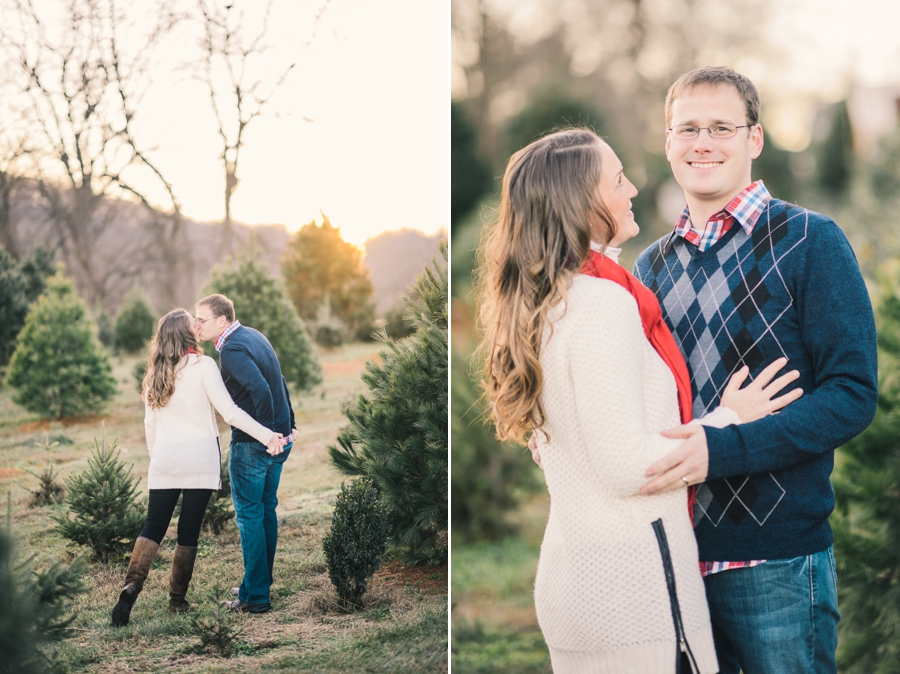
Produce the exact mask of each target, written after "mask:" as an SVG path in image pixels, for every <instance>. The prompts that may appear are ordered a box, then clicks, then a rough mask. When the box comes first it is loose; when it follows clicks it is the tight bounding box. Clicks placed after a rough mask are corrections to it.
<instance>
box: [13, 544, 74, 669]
mask: <svg viewBox="0 0 900 674" xmlns="http://www.w3.org/2000/svg"><path fill="white" fill-rule="evenodd" d="M15 557H16V555H15V546H14V545H13V541H12V538H11V537H10V536H9V535H8V534H7V533H6V532H5V531H2V530H0V672H3V673H4V674H6V673H7V672H9V673H10V674H12V673H13V672H15V673H16V674H42V673H43V672H47V671H50V669H51V663H50V661H49V659H48V658H47V657H46V656H45V655H44V654H43V653H42V651H41V646H43V645H45V644H48V643H51V642H53V641H56V640H58V639H61V638H62V637H63V636H65V630H66V627H67V626H68V625H69V623H71V622H72V620H73V619H74V616H72V615H67V614H68V612H69V606H70V602H71V599H72V597H74V596H75V595H76V594H77V593H79V592H83V591H84V586H83V584H82V582H81V575H82V573H84V571H85V564H84V559H83V558H81V557H78V558H76V559H75V561H74V562H72V564H63V563H57V564H54V565H53V566H51V567H50V568H49V569H47V570H46V571H43V572H40V573H37V572H35V571H34V570H33V569H32V560H30V559H29V560H25V561H24V562H21V563H17V562H16V560H15Z"/></svg>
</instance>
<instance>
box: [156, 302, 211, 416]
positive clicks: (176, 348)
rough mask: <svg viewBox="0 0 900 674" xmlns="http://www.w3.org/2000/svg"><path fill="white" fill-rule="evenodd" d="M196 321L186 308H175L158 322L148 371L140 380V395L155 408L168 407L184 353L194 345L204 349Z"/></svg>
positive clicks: (199, 351)
mask: <svg viewBox="0 0 900 674" xmlns="http://www.w3.org/2000/svg"><path fill="white" fill-rule="evenodd" d="M193 324H194V318H193V316H191V315H190V314H189V313H188V312H187V311H185V310H184V309H173V310H172V311H170V312H169V313H167V314H166V315H165V316H163V317H162V318H160V319H159V323H157V324H156V334H155V335H154V336H153V340H152V341H151V342H150V358H149V360H148V362H147V372H146V373H145V374H144V380H143V381H142V382H141V391H142V396H141V397H142V398H143V399H144V402H145V403H147V404H148V405H150V407H151V408H152V409H155V410H156V409H159V408H160V407H165V405H166V403H167V402H169V399H170V398H171V397H172V393H174V392H175V373H176V372H177V370H178V365H179V363H180V361H181V359H182V357H184V356H185V355H186V354H187V353H188V352H189V351H190V350H191V349H193V350H194V352H195V353H198V354H202V353H203V349H202V348H200V345H199V344H197V336H196V335H195V334H194V330H193Z"/></svg>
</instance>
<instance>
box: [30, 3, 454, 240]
mask: <svg viewBox="0 0 900 674" xmlns="http://www.w3.org/2000/svg"><path fill="white" fill-rule="evenodd" d="M208 1H211V2H212V1H218V2H221V3H222V4H224V2H222V0H208ZM233 2H234V6H235V9H237V8H244V9H245V11H246V16H247V20H246V23H247V24H248V26H255V25H259V24H258V23H257V21H258V20H259V18H260V16H261V15H262V11H261V10H262V9H264V8H265V5H266V3H265V2H262V0H253V1H252V2H250V1H248V0H233ZM34 4H35V6H36V7H37V9H38V11H39V12H41V13H42V14H44V15H45V16H49V17H51V18H52V16H53V14H52V10H53V9H54V8H55V7H57V6H58V3H57V2H56V0H34ZM144 4H146V2H136V3H133V4H132V5H131V6H132V7H135V6H143V5H144ZM321 4H322V0H274V4H273V10H272V17H271V20H270V30H269V34H268V39H267V42H268V44H270V45H271V47H272V48H271V49H270V50H269V52H268V53H267V54H266V57H265V60H264V62H262V63H261V64H260V66H261V68H262V72H263V73H264V77H267V78H270V79H274V78H277V76H278V75H280V73H281V72H282V71H283V70H284V68H285V67H286V65H287V64H289V63H291V61H292V60H294V59H297V60H298V63H297V66H296V67H295V68H294V70H293V71H292V72H291V73H290V75H289V76H288V79H287V81H286V83H285V85H284V86H283V87H282V88H281V89H280V90H279V91H278V92H277V93H276V94H275V96H274V98H273V99H272V101H271V104H270V106H269V107H268V108H267V113H266V115H265V116H264V117H258V118H256V119H255V120H253V122H252V123H251V124H250V126H249V127H248V130H247V132H246V134H245V146H244V147H243V149H242V150H241V156H240V164H239V168H238V177H239V178H240V184H239V185H238V188H237V190H236V192H235V193H234V197H233V199H232V217H233V218H234V219H235V220H237V221H239V222H245V223H248V224H272V223H284V224H286V225H287V226H288V229H289V230H291V231H293V230H296V229H297V228H299V227H300V226H301V225H302V224H304V223H306V222H309V221H310V220H312V219H313V218H315V219H317V220H321V217H320V215H319V211H320V210H321V211H323V212H324V213H325V214H327V215H328V216H329V217H330V218H331V222H332V224H333V225H335V226H337V227H340V228H341V232H342V234H343V236H344V238H345V239H346V240H348V241H350V242H352V243H354V244H357V245H361V244H362V243H363V242H364V241H365V240H366V239H367V238H368V237H370V236H373V235H375V234H377V233H379V232H381V231H384V230H393V229H399V228H402V227H410V228H415V229H420V230H422V231H424V232H426V233H429V234H431V233H434V232H436V231H437V230H439V229H441V228H446V227H447V226H448V222H449V217H448V213H449V161H450V160H449V117H450V116H449V67H448V58H449V18H450V15H449V2H444V1H443V0H438V1H433V0H427V1H426V0H331V2H330V4H329V6H328V8H327V10H326V12H325V14H324V16H323V18H322V20H321V21H320V24H319V27H318V34H317V35H316V37H315V39H314V42H313V43H312V45H311V46H310V47H308V48H307V49H306V51H305V53H304V54H303V55H302V56H299V57H297V56H296V54H297V52H298V51H299V50H300V46H301V45H302V44H303V43H304V42H305V41H306V40H307V39H308V37H309V35H310V32H311V30H312V25H313V21H312V18H313V16H314V14H315V12H316V10H317V9H318V8H319V7H320V6H321ZM123 6H125V5H123ZM183 6H185V7H190V6H195V4H194V2H193V0H184V2H183ZM232 11H234V10H232ZM193 31H194V32H193V33H192V32H191V29H189V26H187V25H185V26H184V27H183V28H182V29H181V30H180V31H179V32H177V33H176V34H175V35H174V36H172V37H170V38H169V39H168V40H167V42H166V43H165V48H164V49H161V50H159V53H158V54H157V55H156V56H157V61H158V62H157V65H156V68H155V70H154V72H155V73H156V76H155V78H154V80H153V83H152V85H151V86H150V88H149V89H148V90H147V92H146V94H145V95H144V99H143V102H142V104H141V106H140V108H139V109H138V114H137V116H136V118H135V119H136V122H137V128H138V131H139V137H140V139H141V143H142V144H143V145H144V146H145V147H155V148H157V149H156V150H154V151H153V152H152V153H151V156H152V158H153V159H154V161H156V162H157V163H158V164H159V166H160V167H161V169H162V171H163V173H164V174H165V175H166V177H167V178H168V180H169V181H170V182H172V183H173V185H174V187H175V191H176V193H177V195H178V197H179V199H180V200H181V202H182V210H183V212H184V214H185V215H187V216H188V217H191V218H194V219H197V220H201V221H216V220H221V219H222V218H223V217H224V204H223V196H222V194H223V190H224V187H223V185H224V177H223V171H222V168H221V164H220V161H219V154H220V152H221V144H220V143H221V141H220V139H219V136H218V133H217V126H216V124H215V120H214V117H213V113H212V109H211V107H210V102H209V96H208V93H207V90H206V89H205V86H204V85H203V84H202V83H201V82H199V81H197V80H195V79H192V78H191V76H190V75H189V73H188V72H187V71H186V70H184V69H180V70H179V69H177V66H178V65H179V64H183V63H184V62H186V61H188V60H190V59H192V58H196V55H197V53H198V52H197V49H196V47H195V45H194V42H193V40H194V39H195V37H194V36H195V35H196V29H193ZM173 70H174V72H173ZM304 118H307V119H311V120H313V121H312V122H307V121H304ZM142 182H143V186H144V187H145V189H147V190H148V191H150V192H151V193H152V194H154V195H157V196H156V199H157V200H158V201H159V202H162V201H163V197H162V195H161V193H158V192H155V191H154V190H153V187H152V182H150V181H142Z"/></svg>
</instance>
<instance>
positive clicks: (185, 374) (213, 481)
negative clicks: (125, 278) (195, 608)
mask: <svg viewBox="0 0 900 674" xmlns="http://www.w3.org/2000/svg"><path fill="white" fill-rule="evenodd" d="M142 389H143V396H142V397H143V399H144V403H145V405H144V408H145V416H144V431H145V432H146V435H147V448H148V450H149V451H150V468H149V470H148V473H147V486H148V488H149V491H150V501H149V505H148V510H147V520H146V523H145V524H144V529H143V531H141V534H140V536H139V537H138V539H137V541H136V542H135V544H134V552H133V553H132V555H131V562H130V563H129V565H128V571H127V572H126V573H125V583H124V588H123V589H122V591H121V593H120V594H119V601H118V603H117V604H116V606H115V608H114V609H113V612H112V623H113V625H116V626H123V625H127V624H128V620H129V617H130V615H131V608H132V606H133V605H134V602H135V600H136V599H137V596H138V594H140V592H141V588H142V587H143V585H144V581H145V580H146V578H147V574H148V573H149V571H150V566H151V565H152V564H153V560H154V558H155V557H156V552H157V550H158V549H159V544H160V541H162V539H163V536H164V535H165V533H166V530H167V529H168V528H169V522H170V521H171V519H172V513H173V512H174V510H175V504H176V502H177V501H178V497H179V495H182V496H183V498H182V504H181V515H180V517H179V518H178V542H177V545H176V546H175V553H174V554H173V556H172V572H171V577H170V581H169V611H170V612H172V613H176V612H182V611H187V610H188V609H189V608H190V604H188V602H187V601H185V594H186V593H187V589H188V584H189V583H190V581H191V576H192V575H193V571H194V560H195V559H196V557H197V540H198V538H199V536H200V524H201V522H202V521H203V514H204V513H205V512H206V506H207V504H208V503H209V499H210V496H211V495H212V492H213V491H214V490H217V489H220V488H221V486H222V478H221V472H222V450H221V446H220V443H219V430H218V425H217V424H216V410H218V412H219V414H221V415H222V418H223V419H225V421H226V422H227V423H229V424H231V425H233V426H237V427H238V428H240V429H241V430H243V431H245V432H246V433H249V434H250V435H252V436H253V437H254V438H256V439H257V440H259V441H260V442H261V443H263V444H265V445H267V451H268V452H270V453H274V454H277V453H279V452H280V451H281V448H282V446H283V444H284V443H283V438H282V436H281V434H280V433H275V432H273V431H271V430H270V429H268V428H265V427H264V426H262V425H260V424H259V423H257V422H256V421H254V420H253V419H252V418H251V417H250V415H249V414H247V413H246V412H244V411H243V410H242V409H240V408H239V407H238V406H237V405H235V403H234V401H233V400H232V399H231V396H229V395H228V391H227V390H226V389H225V384H224V383H223V382H222V376H221V374H220V373H219V367H218V365H216V362H215V361H214V360H213V359H212V358H209V357H208V356H204V355H203V351H202V349H201V348H200V346H199V345H198V343H197V336H196V333H195V322H194V318H193V317H192V316H191V315H190V314H189V313H188V312H187V311H185V310H184V309H175V310H174V311H170V312H169V313H168V314H166V315H165V316H163V317H162V318H161V319H159V324H158V325H157V328H156V335H155V337H154V338H153V341H152V342H151V343H150V357H149V363H148V367H147V373H146V375H145V376H144V381H143V384H142Z"/></svg>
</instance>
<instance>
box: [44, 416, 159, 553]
mask: <svg viewBox="0 0 900 674" xmlns="http://www.w3.org/2000/svg"><path fill="white" fill-rule="evenodd" d="M137 485H138V478H136V477H134V476H133V475H132V474H131V468H130V467H128V466H126V465H125V464H124V463H123V462H122V461H121V460H120V459H119V452H118V451H116V441H115V440H113V441H112V443H108V442H107V439H106V426H105V424H104V426H103V430H102V432H101V435H100V439H99V440H97V439H96V438H95V439H94V449H93V451H92V452H91V458H90V459H88V467H87V469H86V470H84V471H82V472H80V473H76V474H75V475H72V476H70V477H69V478H68V479H67V480H66V490H67V491H68V496H67V497H66V504H67V505H68V507H69V511H70V512H67V513H62V514H59V515H54V516H53V519H54V520H55V521H56V522H57V524H58V530H59V533H60V535H62V536H63V538H67V539H69V540H70V541H72V542H73V543H77V544H78V545H85V546H88V547H89V548H90V549H91V552H92V553H93V555H94V557H95V558H96V559H97V560H98V561H100V562H102V563H104V564H106V563H108V562H109V561H110V559H112V558H115V557H120V556H122V555H123V554H124V553H125V552H127V551H128V550H130V549H131V548H132V547H133V546H134V541H135V539H136V538H137V536H138V534H139V533H140V531H141V528H142V527H143V525H144V508H142V507H141V506H139V505H138V504H137V502H136V500H135V499H136V495H137ZM71 515H74V518H72V517H71Z"/></svg>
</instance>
